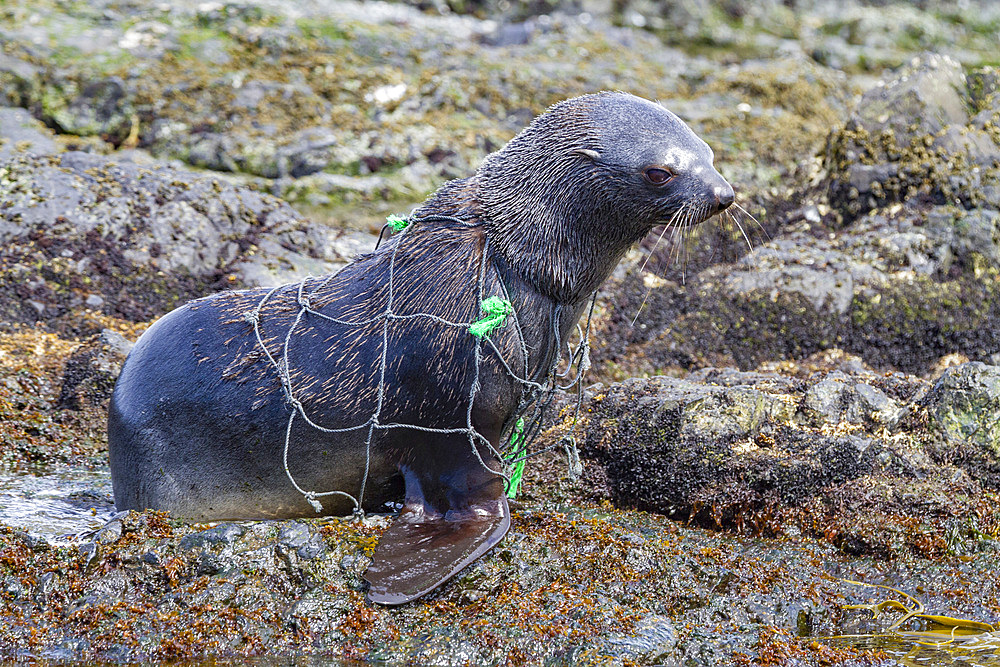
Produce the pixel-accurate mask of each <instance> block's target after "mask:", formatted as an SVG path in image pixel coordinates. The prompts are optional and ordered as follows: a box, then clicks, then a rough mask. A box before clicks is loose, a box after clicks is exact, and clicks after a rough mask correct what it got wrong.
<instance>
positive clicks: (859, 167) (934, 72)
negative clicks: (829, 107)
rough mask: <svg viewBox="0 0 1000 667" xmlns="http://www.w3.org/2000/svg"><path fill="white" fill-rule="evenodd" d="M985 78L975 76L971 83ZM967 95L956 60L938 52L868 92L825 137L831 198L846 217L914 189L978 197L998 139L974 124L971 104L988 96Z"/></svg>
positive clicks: (976, 200)
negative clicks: (843, 121) (842, 122)
mask: <svg viewBox="0 0 1000 667" xmlns="http://www.w3.org/2000/svg"><path fill="white" fill-rule="evenodd" d="M988 81H989V77H988V76H985V77H980V78H977V79H976V82H977V83H976V84H974V86H973V88H974V89H980V88H982V87H984V86H985V87H988V86H989V83H988ZM976 94H978V93H976ZM971 95H972V93H970V89H969V86H968V85H967V81H966V77H965V74H964V72H963V70H962V67H961V65H960V64H959V63H958V62H956V61H955V60H953V59H950V58H948V57H945V56H940V55H937V54H925V55H924V56H921V57H919V58H915V59H914V60H913V61H912V62H911V63H910V64H909V65H908V66H907V67H906V68H904V69H903V70H902V71H901V72H900V73H899V75H898V76H897V77H896V78H895V79H893V80H891V81H888V82H885V83H881V84H880V85H878V86H876V87H874V88H872V89H870V90H869V91H868V92H866V93H865V95H864V96H863V97H862V99H861V101H860V102H859V103H858V105H857V108H856V109H855V111H854V113H853V114H852V116H851V118H850V119H849V120H848V122H847V124H846V125H845V126H844V128H843V129H840V130H837V131H835V132H833V133H832V134H831V136H830V139H829V143H828V148H827V155H826V168H827V169H828V170H829V172H830V174H831V178H830V185H829V189H830V192H829V194H830V200H831V202H832V203H833V204H834V205H836V206H837V207H838V208H839V209H840V210H841V211H842V213H843V215H844V216H845V218H846V219H847V220H853V219H855V218H857V217H858V216H859V215H862V214H864V213H865V212H867V211H869V210H871V209H873V208H876V207H879V206H884V205H885V204H887V203H891V202H894V201H900V200H903V199H906V198H907V197H911V196H913V195H915V194H916V193H918V192H924V193H927V194H930V195H932V196H934V197H935V198H937V199H938V200H939V201H942V202H944V201H947V202H949V203H956V202H960V203H962V204H965V205H968V206H970V207H971V206H974V205H976V204H981V203H982V201H983V200H982V195H981V192H980V190H981V188H982V186H983V185H985V184H989V183H990V182H992V181H993V180H995V179H996V177H997V175H998V174H1000V145H998V144H997V143H996V141H995V138H994V137H992V136H991V135H990V134H989V133H988V132H986V131H984V130H982V129H979V128H977V127H975V126H974V125H973V123H972V119H970V117H969V110H970V108H971V109H975V108H976V107H977V105H980V104H988V102H986V101H985V98H984V97H982V95H981V94H979V96H978V97H974V96H971Z"/></svg>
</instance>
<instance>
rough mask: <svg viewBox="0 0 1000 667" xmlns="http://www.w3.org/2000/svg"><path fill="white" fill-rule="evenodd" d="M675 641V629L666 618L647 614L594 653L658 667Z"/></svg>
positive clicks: (675, 644)
mask: <svg viewBox="0 0 1000 667" xmlns="http://www.w3.org/2000/svg"><path fill="white" fill-rule="evenodd" d="M677 640H678V636H677V629H676V628H674V625H673V623H671V622H670V619H669V618H667V617H666V616H659V615H650V616H646V617H644V618H643V619H642V620H640V621H639V622H638V623H636V625H635V630H634V632H633V633H631V634H628V635H622V636H618V637H609V638H608V639H607V641H606V642H605V644H604V646H602V647H601V648H600V649H599V650H598V651H597V652H596V653H600V654H602V657H606V658H611V659H614V658H618V659H621V658H626V659H629V660H634V661H636V662H638V663H640V664H658V663H661V662H662V661H663V660H664V659H665V658H667V657H669V656H670V654H671V653H672V652H673V650H674V647H675V646H677ZM591 657H592V656H591V655H588V656H587V658H591Z"/></svg>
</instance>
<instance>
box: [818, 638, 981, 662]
mask: <svg viewBox="0 0 1000 667" xmlns="http://www.w3.org/2000/svg"><path fill="white" fill-rule="evenodd" d="M818 639H822V637H820V638H818ZM998 642H1000V634H998V633H996V632H989V633H984V634H983V635H980V636H978V638H977V640H975V641H967V642H951V643H949V642H941V643H940V644H939V645H937V646H935V645H934V643H933V642H931V641H928V642H916V641H907V640H903V639H893V638H889V637H885V636H879V637H872V638H865V639H861V638H858V639H855V640H853V641H845V640H840V641H831V642H829V643H831V644H834V645H840V646H852V647H854V648H858V649H872V648H874V649H880V650H882V651H884V652H885V653H886V654H887V655H889V656H890V657H892V658H893V659H895V660H896V661H897V662H898V663H899V664H900V665H903V666H905V667H1000V643H998Z"/></svg>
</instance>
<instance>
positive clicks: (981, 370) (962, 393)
mask: <svg viewBox="0 0 1000 667" xmlns="http://www.w3.org/2000/svg"><path fill="white" fill-rule="evenodd" d="M924 404H925V405H926V407H927V413H928V416H929V417H930V425H931V428H932V429H933V430H934V431H935V432H937V433H938V434H939V435H940V437H941V438H943V439H944V441H945V442H946V443H947V444H950V445H962V446H965V445H968V444H972V445H975V446H976V447H979V448H982V449H983V450H985V451H987V452H990V453H991V454H992V456H993V457H996V459H998V460H1000V366H990V365H987V364H983V363H979V362H972V363H967V364H962V365H960V366H955V367H954V368H949V369H948V370H947V371H945V373H944V375H942V376H941V378H940V379H939V380H938V381H937V383H936V384H935V385H934V387H933V388H932V389H931V390H930V391H929V392H928V393H927V396H926V398H925V399H924Z"/></svg>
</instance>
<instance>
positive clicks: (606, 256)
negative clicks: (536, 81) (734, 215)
mask: <svg viewBox="0 0 1000 667" xmlns="http://www.w3.org/2000/svg"><path fill="white" fill-rule="evenodd" d="M713 158H714V155H713V153H712V149H711V148H709V146H708V144H706V143H705V142H704V141H702V140H701V139H700V138H699V137H698V136H697V135H696V134H695V133H694V132H692V131H691V129H690V128H689V127H688V126H687V125H685V124H684V122H683V121H682V120H681V119H680V118H678V117H677V116H676V115H674V114H673V113H671V112H670V111H668V110H667V109H665V108H664V107H663V106H661V105H659V104H656V103H654V102H650V101H649V100H645V99H642V98H640V97H636V96H634V95H629V94H627V93H598V94H595V95H585V96H583V97H577V98H574V99H571V100H566V101H564V102H560V103H559V104H556V105H554V106H552V107H551V108H550V109H549V110H548V111H547V112H546V113H544V114H542V115H541V116H539V117H538V118H536V119H535V120H534V122H532V123H531V125H529V126H528V127H527V128H526V129H525V130H524V131H522V132H521V133H520V134H519V135H517V136H516V137H514V139H512V140H511V141H510V142H509V143H508V144H507V145H506V146H504V148H503V149H501V150H500V151H498V152H496V153H493V154H492V155H490V156H488V157H487V158H486V160H485V161H484V163H483V165H482V166H481V167H480V169H479V171H478V174H477V184H478V196H479V200H480V202H481V207H482V214H483V216H484V217H485V218H486V219H487V220H488V221H489V225H490V235H491V237H492V238H493V239H495V240H496V242H497V248H498V250H497V252H498V253H500V254H501V255H502V256H503V257H504V258H505V259H506V260H507V261H508V262H510V264H511V265H512V266H515V267H516V268H517V270H518V271H519V272H520V273H521V274H522V275H524V276H525V277H526V278H527V279H528V281H529V282H531V283H532V284H534V285H536V286H537V287H538V289H539V291H540V292H542V293H543V294H546V295H547V296H550V297H551V298H553V299H555V300H557V301H559V302H563V303H572V302H575V301H579V300H581V299H585V298H587V296H589V295H590V294H591V293H593V291H594V290H596V289H597V287H598V286H599V285H600V284H601V283H602V282H603V281H604V280H605V279H606V278H607V276H608V275H610V273H611V271H612V270H613V269H614V267H615V265H617V263H618V261H619V260H620V259H621V256H622V255H623V254H624V253H625V251H626V250H627V249H628V248H629V247H630V246H631V245H632V244H633V243H635V242H636V241H638V240H640V239H641V238H642V237H644V236H645V235H646V234H647V233H649V231H650V229H652V228H653V227H654V226H655V225H657V224H660V223H663V222H669V223H672V224H696V223H699V222H702V221H704V220H706V219H708V218H710V217H711V216H713V215H715V214H716V213H719V212H721V211H723V210H725V209H726V208H727V207H728V206H729V205H730V204H732V203H733V199H734V194H733V188H732V186H731V185H730V184H729V183H728V182H726V180H725V179H724V178H723V177H722V176H721V175H720V174H719V172H718V171H716V169H715V167H714V166H713V165H712V161H713Z"/></svg>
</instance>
